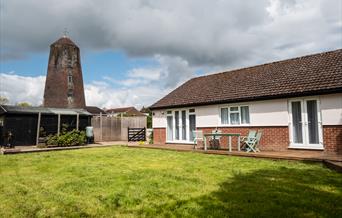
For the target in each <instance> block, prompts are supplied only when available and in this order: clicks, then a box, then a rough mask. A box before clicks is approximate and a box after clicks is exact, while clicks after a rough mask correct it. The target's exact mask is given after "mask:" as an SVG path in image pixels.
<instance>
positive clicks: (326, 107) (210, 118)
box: [153, 93, 342, 128]
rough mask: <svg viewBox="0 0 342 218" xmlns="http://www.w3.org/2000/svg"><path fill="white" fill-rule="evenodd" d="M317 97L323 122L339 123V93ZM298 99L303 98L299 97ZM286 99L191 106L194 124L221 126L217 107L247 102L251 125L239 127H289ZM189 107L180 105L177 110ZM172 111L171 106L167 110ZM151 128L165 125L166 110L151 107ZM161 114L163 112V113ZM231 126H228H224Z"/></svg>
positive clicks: (341, 105) (341, 104)
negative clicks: (193, 109) (180, 107)
mask: <svg viewBox="0 0 342 218" xmlns="http://www.w3.org/2000/svg"><path fill="white" fill-rule="evenodd" d="M317 98H319V99H320V107H321V113H322V124H323V125H342V93H340V94H333V95H321V96H317ZM298 99H305V97H303V98H298ZM288 100H289V99H276V100H266V101H253V102H243V103H239V104H221V105H209V106H198V107H191V108H195V110H196V126H197V127H222V126H224V125H221V124H220V123H221V121H220V108H221V107H225V106H234V105H248V106H249V113H250V124H247V125H238V126H288V124H289V112H288ZM184 109H186V110H188V109H190V108H182V109H177V110H184ZM168 110H173V109H168ZM153 112H154V114H155V115H154V116H153V128H166V110H154V111H153ZM162 113H164V114H162ZM226 126H230V125H226Z"/></svg>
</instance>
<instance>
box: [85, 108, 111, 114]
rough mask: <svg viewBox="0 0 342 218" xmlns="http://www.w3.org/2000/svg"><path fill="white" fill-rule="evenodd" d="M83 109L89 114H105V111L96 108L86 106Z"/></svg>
mask: <svg viewBox="0 0 342 218" xmlns="http://www.w3.org/2000/svg"><path fill="white" fill-rule="evenodd" d="M85 109H86V110H87V111H88V112H89V113H91V114H100V113H102V114H106V111H104V110H102V109H101V108H98V107H96V106H86V108H85Z"/></svg>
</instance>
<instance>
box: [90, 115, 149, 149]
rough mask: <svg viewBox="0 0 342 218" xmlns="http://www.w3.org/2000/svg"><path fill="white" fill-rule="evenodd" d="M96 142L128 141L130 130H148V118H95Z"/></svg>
mask: <svg viewBox="0 0 342 218" xmlns="http://www.w3.org/2000/svg"><path fill="white" fill-rule="evenodd" d="M91 124H92V126H93V128H94V140H95V141H97V142H98V141H127V139H128V128H146V126H147V119H146V117H107V116H104V115H102V116H93V117H92V119H91Z"/></svg>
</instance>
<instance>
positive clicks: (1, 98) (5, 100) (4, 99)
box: [0, 95, 9, 104]
mask: <svg viewBox="0 0 342 218" xmlns="http://www.w3.org/2000/svg"><path fill="white" fill-rule="evenodd" d="M8 102H9V100H8V98H7V97H5V96H2V95H0V104H8Z"/></svg>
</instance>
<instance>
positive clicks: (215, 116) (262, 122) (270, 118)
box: [196, 99, 289, 127]
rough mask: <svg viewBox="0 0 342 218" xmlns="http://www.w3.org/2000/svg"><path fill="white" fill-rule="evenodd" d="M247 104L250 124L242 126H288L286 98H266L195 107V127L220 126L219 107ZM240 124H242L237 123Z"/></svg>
mask: <svg viewBox="0 0 342 218" xmlns="http://www.w3.org/2000/svg"><path fill="white" fill-rule="evenodd" d="M234 105H236V106H238V105H248V106H249V113H250V124H248V125H244V126H288V123H289V122H288V117H289V115H288V111H287V100H286V99H280V100H278V99H277V100H267V101H254V102H243V103H239V104H222V105H211V106H202V107H197V108H196V116H197V117H196V118H197V119H196V126H197V127H222V126H230V125H221V120H220V108H221V107H225V106H234ZM238 126H242V125H238Z"/></svg>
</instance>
